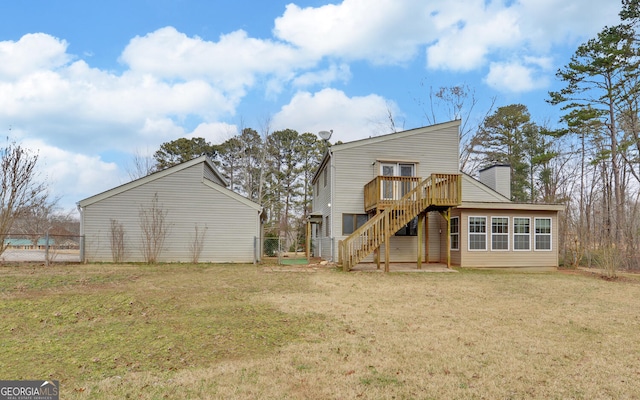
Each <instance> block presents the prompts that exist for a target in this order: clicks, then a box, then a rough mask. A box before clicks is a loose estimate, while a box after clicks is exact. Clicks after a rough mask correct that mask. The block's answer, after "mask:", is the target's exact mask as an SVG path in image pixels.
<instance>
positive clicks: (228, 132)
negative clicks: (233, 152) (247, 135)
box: [185, 122, 239, 144]
mask: <svg viewBox="0 0 640 400" xmlns="http://www.w3.org/2000/svg"><path fill="white" fill-rule="evenodd" d="M238 133H239V132H238V127H237V126H235V125H231V124H227V123H224V122H215V123H202V124H200V125H198V126H197V127H196V128H195V129H194V130H193V132H191V133H189V134H188V135H186V136H185V137H186V138H188V139H191V138H194V137H201V138H204V139H205V140H206V141H207V142H209V143H212V144H220V143H222V142H224V141H225V140H227V139H230V138H232V137H233V136H235V135H237V134H238Z"/></svg>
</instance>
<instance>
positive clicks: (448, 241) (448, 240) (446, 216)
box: [440, 207, 451, 269]
mask: <svg viewBox="0 0 640 400" xmlns="http://www.w3.org/2000/svg"><path fill="white" fill-rule="evenodd" d="M440 215H442V218H444V219H445V221H447V231H446V232H445V238H446V240H445V242H446V247H447V268H449V269H451V235H450V234H449V232H451V207H447V209H446V210H445V211H440Z"/></svg>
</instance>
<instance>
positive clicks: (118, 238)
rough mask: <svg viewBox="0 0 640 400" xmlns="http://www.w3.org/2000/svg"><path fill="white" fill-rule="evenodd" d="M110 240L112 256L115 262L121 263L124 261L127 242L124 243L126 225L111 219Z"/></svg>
mask: <svg viewBox="0 0 640 400" xmlns="http://www.w3.org/2000/svg"><path fill="white" fill-rule="evenodd" d="M109 222H110V226H109V233H110V235H109V239H110V241H111V256H112V257H113V262H115V263H121V262H122V261H124V255H125V241H124V225H122V223H121V222H118V220H115V219H110V220H109Z"/></svg>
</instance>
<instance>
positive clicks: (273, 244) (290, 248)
mask: <svg viewBox="0 0 640 400" xmlns="http://www.w3.org/2000/svg"><path fill="white" fill-rule="evenodd" d="M262 262H264V263H274V264H275V263H277V264H280V265H292V264H307V263H308V259H307V253H306V252H305V249H304V248H301V246H297V247H296V246H295V245H291V244H287V240H286V238H284V237H267V238H264V241H263V243H262Z"/></svg>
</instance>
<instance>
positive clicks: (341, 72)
mask: <svg viewBox="0 0 640 400" xmlns="http://www.w3.org/2000/svg"><path fill="white" fill-rule="evenodd" d="M349 79H351V70H350V69H349V65H348V64H340V65H336V64H331V66H330V67H329V68H328V69H325V70H322V71H313V72H306V73H303V74H300V76H298V77H297V78H295V79H294V80H293V85H294V86H296V87H308V86H313V85H323V86H324V85H328V84H330V83H333V82H335V81H342V82H347V81H348V80H349Z"/></svg>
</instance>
